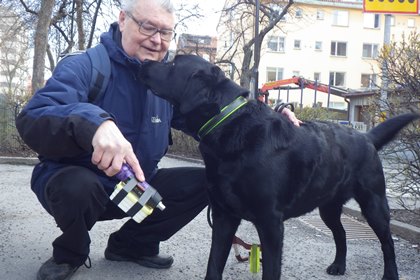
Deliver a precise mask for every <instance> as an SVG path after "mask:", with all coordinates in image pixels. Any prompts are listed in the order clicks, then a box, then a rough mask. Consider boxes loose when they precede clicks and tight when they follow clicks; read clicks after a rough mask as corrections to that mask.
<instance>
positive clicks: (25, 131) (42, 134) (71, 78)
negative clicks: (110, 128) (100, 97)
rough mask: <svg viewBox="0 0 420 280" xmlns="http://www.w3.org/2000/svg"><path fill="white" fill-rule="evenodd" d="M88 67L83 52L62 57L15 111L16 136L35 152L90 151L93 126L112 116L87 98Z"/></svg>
mask: <svg viewBox="0 0 420 280" xmlns="http://www.w3.org/2000/svg"><path fill="white" fill-rule="evenodd" d="M91 67H92V66H91V62H90V59H89V57H88V56H87V54H86V53H84V54H80V55H74V56H71V57H68V58H66V59H64V60H63V61H61V62H60V63H59V64H58V65H57V67H56V69H55V71H54V73H53V75H52V77H51V78H50V79H49V80H48V81H47V83H46V85H45V87H44V88H42V89H40V90H39V91H37V92H36V93H35V94H34V96H33V97H32V98H31V99H30V100H29V102H28V104H27V105H26V106H25V107H24V108H23V110H22V112H21V113H20V114H19V115H18V117H17V119H16V128H17V129H18V131H19V134H20V136H21V137H22V139H23V140H24V141H25V143H26V144H27V145H28V146H29V147H31V148H32V149H33V150H34V151H35V152H37V153H38V154H40V155H42V156H45V157H48V158H59V157H73V156H77V155H80V154H82V153H84V152H90V151H92V145H91V143H92V138H93V135H94V134H95V132H96V129H97V128H98V127H99V125H100V124H101V123H102V122H104V121H105V120H108V119H112V117H111V116H110V115H109V114H108V113H107V112H105V111H104V110H103V109H101V108H100V107H98V106H96V105H94V104H91V103H88V101H87V100H88V93H89V84H90V79H91V75H92V74H91Z"/></svg>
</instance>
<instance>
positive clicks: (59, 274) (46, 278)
mask: <svg viewBox="0 0 420 280" xmlns="http://www.w3.org/2000/svg"><path fill="white" fill-rule="evenodd" d="M78 268H79V267H78V266H76V267H73V266H71V265H70V264H68V263H61V264H57V263H56V262H55V260H54V258H53V257H51V258H50V259H49V260H48V261H46V262H45V263H43V264H42V265H41V267H40V268H39V270H38V274H37V275H36V279H37V280H67V279H70V278H71V277H72V276H73V274H74V273H75V272H76V270H77V269H78Z"/></svg>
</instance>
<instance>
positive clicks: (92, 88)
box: [86, 44, 111, 103]
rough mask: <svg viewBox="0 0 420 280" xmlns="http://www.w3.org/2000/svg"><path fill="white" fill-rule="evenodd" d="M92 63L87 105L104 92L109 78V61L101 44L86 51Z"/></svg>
mask: <svg viewBox="0 0 420 280" xmlns="http://www.w3.org/2000/svg"><path fill="white" fill-rule="evenodd" d="M86 53H87V54H88V56H89V58H90V61H91V63H92V78H91V80H90V85H89V96H88V101H89V103H94V102H95V101H96V100H98V98H99V97H100V96H102V94H103V93H104V92H105V90H106V88H107V86H108V82H109V77H110V76H111V61H110V59H109V55H108V52H107V50H106V48H105V46H104V45H103V44H98V45H96V46H95V47H93V48H90V49H87V50H86Z"/></svg>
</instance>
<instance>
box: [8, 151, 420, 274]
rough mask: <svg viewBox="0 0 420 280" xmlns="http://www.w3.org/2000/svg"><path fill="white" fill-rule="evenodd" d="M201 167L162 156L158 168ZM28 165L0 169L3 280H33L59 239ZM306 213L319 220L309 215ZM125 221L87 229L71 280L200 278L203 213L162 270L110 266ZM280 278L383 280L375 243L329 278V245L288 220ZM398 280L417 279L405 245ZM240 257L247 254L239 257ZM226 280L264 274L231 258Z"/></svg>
mask: <svg viewBox="0 0 420 280" xmlns="http://www.w3.org/2000/svg"><path fill="white" fill-rule="evenodd" d="M180 165H199V164H193V163H189V162H183V161H179V160H175V159H169V158H165V159H164V160H163V162H162V166H165V167H166V166H180ZM31 171H32V166H24V165H10V164H0V176H1V180H0V190H1V193H2V195H1V197H2V202H1V203H0V240H1V242H0V280H3V279H5V280H6V279H7V280H22V279H23V280H26V279H35V275H36V272H37V270H38V268H39V266H40V265H41V263H42V262H44V261H45V260H46V259H48V258H49V257H50V256H51V254H52V247H51V242H52V241H53V240H54V239H55V238H56V237H57V236H58V235H59V234H60V231H59V229H58V228H57V227H56V225H55V223H54V220H53V219H52V218H51V217H50V216H49V215H48V214H47V213H46V212H45V211H44V210H43V209H42V207H41V206H40V205H39V203H38V201H37V200H36V197H35V195H34V194H33V193H32V191H31V190H30V188H29V181H30V176H31ZM308 215H317V212H316V211H314V212H312V213H310V214H308ZM124 222H125V220H114V221H107V222H100V223H97V224H96V225H95V226H94V228H93V229H92V231H91V239H92V244H91V254H90V257H91V260H92V268H91V269H87V268H85V267H81V268H80V269H79V271H78V272H77V273H76V274H75V276H74V277H73V278H72V279H78V280H86V279H92V280H103V279H148V280H158V279H159V280H162V279H164V280H184V279H185V280H191V279H203V278H204V275H205V271H206V265H207V258H208V252H209V248H210V239H211V231H210V228H209V226H208V224H207V219H206V211H203V212H202V213H201V214H200V215H199V216H198V217H197V218H196V219H195V220H194V221H192V222H191V223H190V224H188V225H187V226H186V227H184V228H183V229H182V230H181V231H180V232H179V233H177V234H176V235H175V236H173V237H172V238H171V239H169V240H168V241H167V242H163V243H162V246H161V252H162V253H163V254H170V255H172V256H174V259H175V263H174V265H173V266H172V267H171V268H170V269H167V270H155V269H148V268H143V267H140V266H138V265H135V264H131V263H119V262H110V261H107V260H105V259H104V257H103V251H104V249H105V247H106V243H107V239H108V236H109V234H110V233H112V232H113V231H115V230H117V229H118V228H119V227H120V226H121V225H122V224H123V223H124ZM285 231H286V232H285V240H284V254H283V267H282V272H283V273H282V275H283V277H282V279H288V280H289V279H297V280H300V279H305V280H307V279H323V280H329V279H346V280H347V279H357V280H363V279H366V280H372V279H381V277H382V272H383V261H382V252H381V249H380V243H379V242H378V241H377V240H350V241H348V261H347V271H346V274H345V275H344V276H341V277H337V276H329V275H327V274H326V273H325V269H326V267H327V266H328V265H329V264H330V262H332V260H333V258H334V252H335V248H334V242H333V240H332V237H330V236H329V235H327V234H325V233H323V232H320V231H318V230H316V229H315V228H312V227H309V226H308V225H306V224H304V223H303V222H302V221H300V220H299V219H292V220H289V221H287V222H286V230H285ZM238 236H240V237H241V238H242V239H244V240H245V241H246V242H248V243H258V238H257V234H256V232H255V229H254V228H253V226H252V225H251V224H249V223H247V222H244V223H243V224H242V225H241V226H240V228H239V232H238ZM395 249H396V255H397V262H398V267H399V273H400V279H401V280H418V279H419V275H420V252H419V250H418V248H416V247H414V245H413V244H410V243H409V242H408V241H406V240H403V239H397V238H396V239H395ZM243 254H244V255H245V254H246V252H243ZM223 279H225V280H238V279H239V280H240V279H261V273H257V274H255V275H253V274H251V273H250V272H249V264H248V263H239V262H238V261H237V260H236V259H235V257H234V254H233V252H231V254H230V256H229V259H228V262H227V265H226V268H225V272H224V278H223Z"/></svg>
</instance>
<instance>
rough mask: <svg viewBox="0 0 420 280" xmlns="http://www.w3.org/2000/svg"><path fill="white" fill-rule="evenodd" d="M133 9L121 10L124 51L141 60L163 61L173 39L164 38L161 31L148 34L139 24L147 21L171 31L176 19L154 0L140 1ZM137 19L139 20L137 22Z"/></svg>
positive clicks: (149, 25)
mask: <svg viewBox="0 0 420 280" xmlns="http://www.w3.org/2000/svg"><path fill="white" fill-rule="evenodd" d="M139 2H140V5H139V4H138V5H137V6H136V7H135V8H134V9H133V10H132V11H128V12H126V11H121V12H120V16H119V21H118V23H119V26H120V30H121V33H122V46H123V49H124V51H125V52H126V53H127V54H128V55H129V56H131V57H136V58H138V59H139V60H140V61H144V60H146V59H148V60H155V61H161V60H162V59H163V58H164V57H165V54H166V53H167V51H168V49H169V45H170V43H171V42H170V41H171V40H166V41H165V40H163V39H162V35H161V33H159V32H157V33H156V34H154V35H146V34H144V32H141V30H140V26H139V24H141V23H147V24H148V25H147V26H146V27H147V29H148V30H150V27H153V26H154V27H156V28H158V29H159V30H163V31H164V32H165V31H169V30H172V29H173V28H174V25H175V19H174V16H173V15H172V14H171V13H168V12H167V11H166V10H165V9H163V8H161V7H160V6H159V5H157V4H155V3H153V2H152V1H139ZM136 21H137V22H136Z"/></svg>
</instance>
